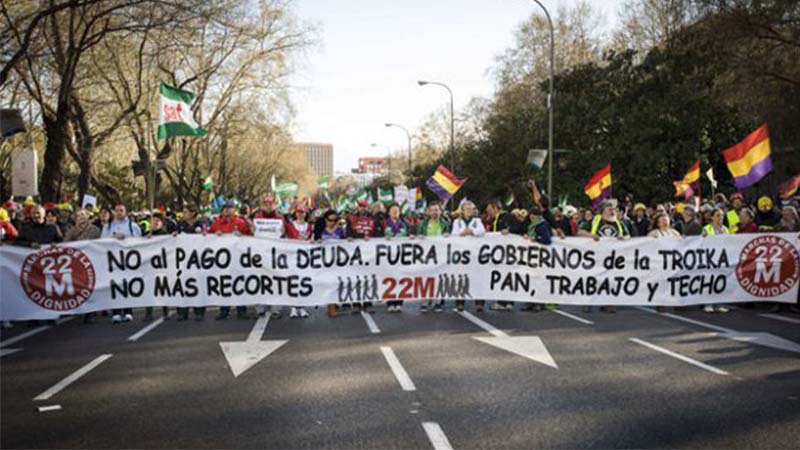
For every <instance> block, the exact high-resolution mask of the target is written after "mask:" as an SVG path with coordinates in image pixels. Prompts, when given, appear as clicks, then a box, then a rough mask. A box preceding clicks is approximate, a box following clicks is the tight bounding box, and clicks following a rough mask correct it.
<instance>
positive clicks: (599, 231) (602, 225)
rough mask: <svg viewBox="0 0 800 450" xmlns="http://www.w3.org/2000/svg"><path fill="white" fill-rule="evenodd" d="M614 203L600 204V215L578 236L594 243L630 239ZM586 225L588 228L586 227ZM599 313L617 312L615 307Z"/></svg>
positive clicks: (603, 307)
mask: <svg viewBox="0 0 800 450" xmlns="http://www.w3.org/2000/svg"><path fill="white" fill-rule="evenodd" d="M617 213H618V210H617V207H616V202H614V201H611V200H605V201H603V202H602V203H601V204H600V214H599V215H597V216H594V218H593V219H592V222H591V223H590V224H584V227H583V228H581V229H580V230H578V235H579V236H585V237H591V238H592V239H594V240H595V241H598V240H600V238H601V237H610V238H616V239H627V238H629V237H630V235H631V234H630V230H629V229H628V228H627V227H626V226H625V224H624V223H623V222H622V220H620V218H619V216H618V214H617ZM587 225H588V226H587ZM583 311H584V312H591V311H592V307H591V305H586V306H584V307H583ZM600 311H602V312H607V313H615V312H617V308H616V307H615V306H601V307H600Z"/></svg>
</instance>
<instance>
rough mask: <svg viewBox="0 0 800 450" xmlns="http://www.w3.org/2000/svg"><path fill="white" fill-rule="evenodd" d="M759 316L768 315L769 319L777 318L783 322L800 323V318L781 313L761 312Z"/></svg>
mask: <svg viewBox="0 0 800 450" xmlns="http://www.w3.org/2000/svg"><path fill="white" fill-rule="evenodd" d="M759 316H761V317H766V318H767V319H775V320H780V321H783V322H789V323H796V324H800V319H792V318H791V317H784V316H782V315H780V314H759Z"/></svg>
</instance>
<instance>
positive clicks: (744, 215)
mask: <svg viewBox="0 0 800 450" xmlns="http://www.w3.org/2000/svg"><path fill="white" fill-rule="evenodd" d="M753 219H754V215H753V211H751V210H750V209H749V208H742V210H741V211H739V226H738V227H737V229H736V234H753V233H758V231H759V230H758V225H756V223H755V222H754V221H753Z"/></svg>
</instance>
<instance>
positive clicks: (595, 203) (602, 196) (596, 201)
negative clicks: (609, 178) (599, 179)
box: [592, 186, 611, 208]
mask: <svg viewBox="0 0 800 450" xmlns="http://www.w3.org/2000/svg"><path fill="white" fill-rule="evenodd" d="M610 197H611V186H608V187H606V188H605V189H603V192H601V193H600V195H598V196H597V198H595V199H594V200H592V207H593V208H599V207H600V203H603V200H605V199H607V198H610Z"/></svg>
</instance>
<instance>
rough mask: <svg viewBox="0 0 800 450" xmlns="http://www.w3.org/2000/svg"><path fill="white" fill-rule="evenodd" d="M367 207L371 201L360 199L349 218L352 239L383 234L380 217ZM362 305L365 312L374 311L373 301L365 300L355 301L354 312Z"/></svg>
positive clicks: (349, 235) (349, 233)
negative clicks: (372, 308)
mask: <svg viewBox="0 0 800 450" xmlns="http://www.w3.org/2000/svg"><path fill="white" fill-rule="evenodd" d="M367 207H369V202H368V201H367V200H366V199H360V200H358V207H357V209H356V212H355V214H351V215H350V217H349V219H348V227H347V237H349V238H351V239H369V238H372V237H375V236H379V235H380V234H381V227H380V223H379V222H378V219H376V218H375V216H373V215H372V214H370V212H369V211H367ZM362 306H363V307H364V311H365V312H369V313H371V312H373V311H371V310H370V308H371V307H372V302H363V303H353V314H356V313H359V312H361V307H362Z"/></svg>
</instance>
